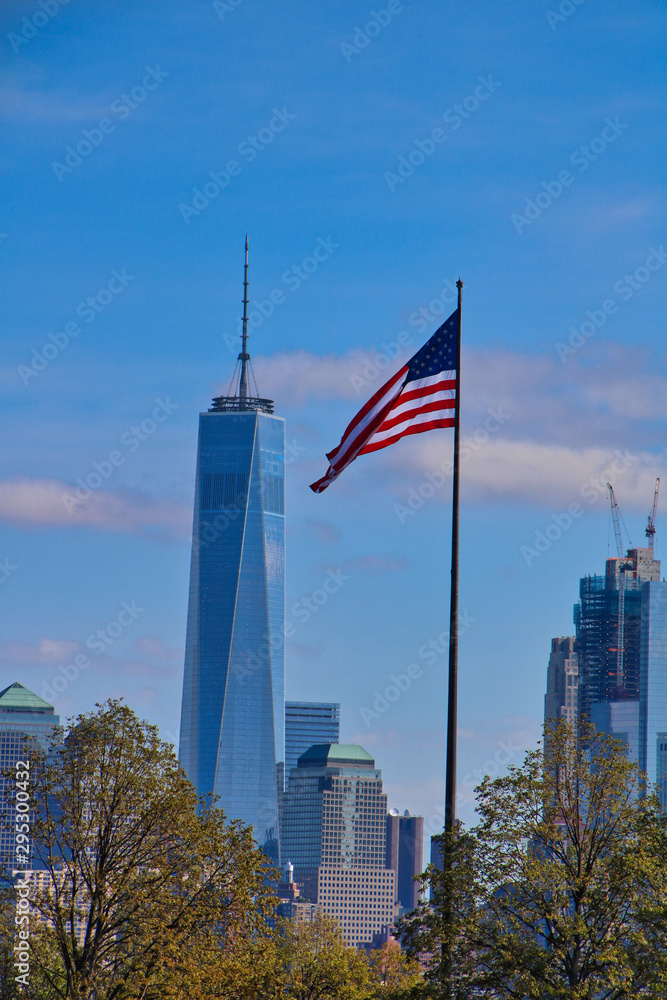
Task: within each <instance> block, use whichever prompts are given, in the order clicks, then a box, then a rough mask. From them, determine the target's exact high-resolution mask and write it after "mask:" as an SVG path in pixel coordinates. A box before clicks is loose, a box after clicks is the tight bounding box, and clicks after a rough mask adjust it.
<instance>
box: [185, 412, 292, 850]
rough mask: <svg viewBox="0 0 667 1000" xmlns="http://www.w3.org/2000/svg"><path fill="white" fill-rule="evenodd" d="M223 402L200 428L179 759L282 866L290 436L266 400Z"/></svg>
mask: <svg viewBox="0 0 667 1000" xmlns="http://www.w3.org/2000/svg"><path fill="white" fill-rule="evenodd" d="M220 399H221V400H222V403H223V404H224V405H225V406H226V407H227V408H224V409H218V408H217V407H216V406H215V405H214V408H213V410H212V411H209V412H208V413H202V414H201V415H200V419H199V445H198V452H197V475H196V484H195V507H194V519H193V530H192V561H191V570H190V599H189V606H188V624H187V636H186V650H185V671H184V678H183V704H182V714H181V736H180V750H179V757H180V761H181V764H182V765H183V767H184V768H185V771H186V773H187V775H188V777H189V778H190V780H191V781H192V782H193V784H194V786H195V788H196V789H197V792H198V793H199V794H200V795H211V794H213V795H216V796H219V800H218V803H217V805H218V806H219V807H220V808H221V809H223V810H224V812H225V814H226V816H227V818H228V819H230V820H231V819H241V820H243V821H244V822H245V823H247V824H251V825H252V826H253V828H254V835H255V838H256V840H257V841H258V843H259V844H260V846H262V847H263V848H264V850H265V851H266V853H267V854H268V855H269V857H270V858H271V859H272V860H274V861H276V862H277V861H278V860H279V832H278V825H279V824H278V796H279V794H280V793H282V781H283V761H284V740H285V734H284V704H285V702H284V697H285V694H284V638H285V500H284V497H285V483H284V472H285V426H284V421H283V420H282V418H280V417H276V416H273V415H272V413H271V409H270V401H266V400H250V401H249V402H247V403H246V402H245V401H243V403H242V404H241V405H239V403H238V400H236V405H233V404H234V400H233V399H227V398H226V397H220ZM218 402H219V401H218V400H216V401H214V404H215V403H218ZM255 404H256V405H255ZM263 404H266V405H263ZM267 410H268V412H267Z"/></svg>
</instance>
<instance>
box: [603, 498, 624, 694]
mask: <svg viewBox="0 0 667 1000" xmlns="http://www.w3.org/2000/svg"><path fill="white" fill-rule="evenodd" d="M607 489H608V490H609V500H610V502H611V519H612V521H613V522H614V535H615V536H616V551H617V553H618V558H619V559H622V558H623V539H622V537H621V519H620V516H619V512H618V503H617V502H616V496H615V494H614V487H613V486H612V485H611V483H607ZM625 570H626V564H625V563H624V562H620V563H619V566H618V648H617V651H616V687H617V688H618V690H621V689H622V688H623V686H624V671H623V652H624V649H623V647H624V645H625Z"/></svg>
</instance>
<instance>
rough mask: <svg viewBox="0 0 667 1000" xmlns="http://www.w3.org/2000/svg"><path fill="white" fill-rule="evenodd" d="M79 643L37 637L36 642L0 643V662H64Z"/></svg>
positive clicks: (74, 651) (76, 649) (48, 663)
mask: <svg viewBox="0 0 667 1000" xmlns="http://www.w3.org/2000/svg"><path fill="white" fill-rule="evenodd" d="M80 648H81V647H80V643H78V642H76V641H71V640H69V639H38V640H37V642H7V643H3V644H2V645H0V663H3V664H17V665H21V666H24V665H25V664H30V665H33V666H37V665H42V664H45V665H51V664H53V663H64V662H65V661H66V660H68V659H69V658H71V657H72V656H74V654H75V653H76V652H78V651H79V649H80Z"/></svg>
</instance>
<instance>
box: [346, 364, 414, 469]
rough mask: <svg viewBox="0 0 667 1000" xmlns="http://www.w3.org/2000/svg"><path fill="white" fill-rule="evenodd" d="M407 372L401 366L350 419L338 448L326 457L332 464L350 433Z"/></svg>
mask: <svg viewBox="0 0 667 1000" xmlns="http://www.w3.org/2000/svg"><path fill="white" fill-rule="evenodd" d="M407 370H408V366H407V365H403V367H402V368H401V369H399V371H397V372H396V374H395V375H394V377H393V378H390V379H389V381H388V382H385V384H384V385H383V386H382V387H381V388H380V389H378V391H377V392H376V393H375V394H374V395H373V396H371V398H370V399H369V400H368V402H367V403H366V404H365V405H364V406H362V408H361V409H360V410H359V412H358V413H357V415H356V416H355V417H353V418H352V420H351V421H350V423H349V424H348V426H347V427H346V429H345V433H344V434H343V436H342V438H341V441H340V444H339V445H338V447H337V448H334V449H333V451H330V452H329V453H328V455H327V458H328V459H329V461H330V462H331V463H332V464H333V462H334V460H335V459H336V458H338V457H339V456H340V452H341V450H342V448H343V447H344V446H345V445H346V442H347V439H348V437H350V435H351V434H352V432H353V431H354V430H356V428H357V426H358V425H359V423H360V422H361V421H362V420H363V419H364V418H365V417H366V416H367V415H368V414H369V413H370V412H371V411H372V410H373V409H374V407H376V406H377V405H378V403H381V402H382V398H383V396H385V395H387V394H388V393H389V392H391V390H392V389H393V388H394V387H395V386H396V383H397V382H399V381H400V380H401V379H402V378H403V377H404V375H405V374H406V372H407ZM392 400H393V395H392Z"/></svg>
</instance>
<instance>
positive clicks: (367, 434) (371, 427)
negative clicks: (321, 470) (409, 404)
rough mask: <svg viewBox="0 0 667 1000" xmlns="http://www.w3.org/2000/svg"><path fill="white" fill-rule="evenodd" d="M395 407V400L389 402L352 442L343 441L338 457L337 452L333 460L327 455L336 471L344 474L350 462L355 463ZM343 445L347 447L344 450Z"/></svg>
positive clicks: (339, 447)
mask: <svg viewBox="0 0 667 1000" xmlns="http://www.w3.org/2000/svg"><path fill="white" fill-rule="evenodd" d="M393 405H394V400H393V399H390V400H389V402H388V403H387V404H386V406H384V407H383V409H381V410H380V411H379V412H378V413H376V414H375V416H374V417H373V419H372V420H369V422H368V423H367V424H365V425H364V426H363V427H362V428H361V430H360V431H359V432H358V433H357V434H356V435H355V437H353V438H352V439H351V440H347V441H346V440H345V439H344V440H343V441H341V443H340V445H339V446H338V454H337V455H336V453H335V452H334V453H332V454H334V458H333V459H332V458H331V456H330V455H327V458H328V459H329V463H330V464H331V465H332V466H333V468H334V469H337V470H338V471H340V472H342V470H343V469H344V468H345V467H346V466H347V465H349V464H350V462H353V461H354V459H355V458H356V457H357V455H358V454H359V452H360V450H361V449H362V448H363V446H364V445H365V444H366V442H367V441H368V440H369V438H372V437H373V435H374V434H375V432H376V431H377V429H378V428H379V427H380V426H381V425H382V423H383V422H384V420H385V418H386V416H387V414H388V413H389V412H390V411H391V408H392V407H393ZM343 445H345V447H344V449H343ZM341 449H343V450H341Z"/></svg>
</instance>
